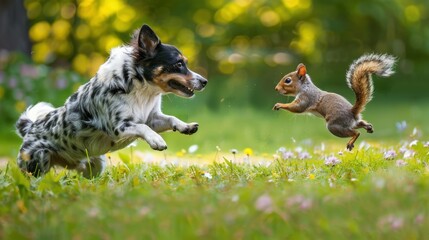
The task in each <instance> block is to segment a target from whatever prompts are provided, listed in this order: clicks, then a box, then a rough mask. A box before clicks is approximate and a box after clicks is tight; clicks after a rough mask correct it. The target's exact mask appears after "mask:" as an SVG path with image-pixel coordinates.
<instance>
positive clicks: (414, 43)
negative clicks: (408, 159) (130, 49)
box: [25, 0, 429, 109]
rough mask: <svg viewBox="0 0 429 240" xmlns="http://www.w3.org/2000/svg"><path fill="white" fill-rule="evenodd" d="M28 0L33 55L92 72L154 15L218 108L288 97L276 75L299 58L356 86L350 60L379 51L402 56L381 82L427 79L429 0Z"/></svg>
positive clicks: (319, 79) (323, 76) (317, 75)
mask: <svg viewBox="0 0 429 240" xmlns="http://www.w3.org/2000/svg"><path fill="white" fill-rule="evenodd" d="M25 6H26V8H27V10H28V17H29V19H30V22H31V28H30V31H29V32H30V37H31V39H32V41H33V43H34V46H33V60H34V61H36V62H39V63H45V64H50V65H57V66H58V65H60V66H67V67H68V66H70V67H71V68H72V69H74V70H76V71H77V72H79V73H81V74H84V75H86V76H91V75H92V74H94V73H95V72H96V70H97V69H98V66H99V65H100V64H101V63H102V62H103V61H104V60H105V59H106V57H107V55H108V53H109V50H110V49H111V48H112V47H115V46H118V45H120V44H122V43H126V42H127V41H128V40H129V35H130V34H131V33H132V32H133V30H134V29H137V28H139V27H140V26H141V25H142V24H143V23H147V24H149V25H151V26H152V27H153V28H154V29H155V31H156V32H157V33H158V34H159V36H160V37H161V40H162V41H163V42H167V43H171V44H174V45H177V46H178V47H179V49H181V50H182V51H183V52H184V54H185V55H186V56H187V57H188V58H189V59H190V65H191V67H193V68H194V69H195V70H196V71H199V72H201V73H202V74H203V75H206V76H207V77H208V79H209V81H210V84H209V86H208V88H207V92H206V93H204V94H203V95H202V96H201V97H198V98H199V99H202V100H201V101H200V100H199V101H200V102H203V103H204V104H205V105H208V106H209V107H210V108H211V109H218V108H220V107H222V105H227V106H231V105H232V106H237V107H241V106H243V105H250V106H256V107H259V108H267V107H268V108H270V107H271V105H272V104H273V103H274V102H275V101H276V98H277V100H278V99H280V98H278V97H277V95H276V93H275V92H274V91H273V87H274V85H275V83H276V82H277V80H278V79H279V78H280V77H281V76H282V75H283V74H285V73H287V72H289V71H292V70H294V68H295V66H296V65H297V64H298V63H299V62H305V63H306V64H307V65H309V69H310V70H309V71H310V75H312V76H313V80H314V81H315V82H316V83H317V84H319V85H321V86H322V87H327V88H329V90H337V91H340V92H341V91H344V92H345V94H349V95H350V96H352V94H351V92H350V90H348V89H347V88H346V87H345V84H344V74H345V71H346V69H347V66H348V65H349V64H350V63H351V61H352V60H353V59H355V58H357V57H359V56H360V55H362V54H363V53H370V52H380V53H389V54H393V55H395V56H398V58H399V59H400V61H399V64H398V67H397V71H398V74H397V75H396V77H394V78H393V80H392V79H389V80H387V81H379V82H377V83H376V91H377V92H384V93H387V94H392V95H391V96H395V95H397V94H404V93H405V95H408V96H413V97H416V96H417V97H419V96H424V91H422V87H424V88H427V86H428V85H427V84H426V83H423V79H424V78H425V77H427V76H428V75H429V73H428V71H427V70H426V68H425V64H427V58H428V56H429V41H427V39H428V38H429V16H428V10H429V2H428V1H424V0H395V1H390V0H364V1H361V0H351V1H338V0H328V1H314V0H303V1H299V0H283V1H280V0H273V1H272V0H235V1H225V0H208V1H192V2H183V1H177V0H167V1H132V0H128V1H126V0H109V1H107V0H79V1H71V0H60V1H49V0H26V1H25ZM403 79H409V80H408V81H403ZM206 103H207V104H206Z"/></svg>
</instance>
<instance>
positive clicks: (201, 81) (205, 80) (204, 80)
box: [199, 78, 208, 87]
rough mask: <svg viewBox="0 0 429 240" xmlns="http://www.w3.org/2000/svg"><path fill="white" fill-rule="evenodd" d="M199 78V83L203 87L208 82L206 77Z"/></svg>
mask: <svg viewBox="0 0 429 240" xmlns="http://www.w3.org/2000/svg"><path fill="white" fill-rule="evenodd" d="M199 80H200V83H201V85H203V87H205V86H206V85H207V82H208V81H207V79H205V78H200V79H199Z"/></svg>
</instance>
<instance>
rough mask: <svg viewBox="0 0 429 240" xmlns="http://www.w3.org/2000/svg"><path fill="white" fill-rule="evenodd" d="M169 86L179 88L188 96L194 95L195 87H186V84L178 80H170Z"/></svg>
mask: <svg viewBox="0 0 429 240" xmlns="http://www.w3.org/2000/svg"><path fill="white" fill-rule="evenodd" d="M168 86H170V87H171V88H173V89H176V90H179V91H181V92H183V93H184V94H186V95H188V96H192V95H194V89H192V88H189V87H186V86H185V85H183V84H181V83H180V82H178V81H176V80H170V81H168Z"/></svg>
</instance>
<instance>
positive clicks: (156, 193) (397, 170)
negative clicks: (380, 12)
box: [0, 102, 429, 239]
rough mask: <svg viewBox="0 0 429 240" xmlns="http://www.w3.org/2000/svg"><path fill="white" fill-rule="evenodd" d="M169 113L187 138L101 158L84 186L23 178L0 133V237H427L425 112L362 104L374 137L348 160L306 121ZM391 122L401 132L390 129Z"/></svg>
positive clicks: (11, 141)
mask: <svg viewBox="0 0 429 240" xmlns="http://www.w3.org/2000/svg"><path fill="white" fill-rule="evenodd" d="M175 109H178V108H176V106H175V108H173V107H169V106H168V105H167V106H166V109H165V112H166V113H171V114H174V115H177V116H179V117H180V118H182V119H183V120H185V121H197V122H199V123H200V130H199V132H197V133H196V134H195V135H193V136H185V135H180V134H178V133H172V132H171V133H165V134H163V136H164V137H165V139H166V141H167V144H169V148H168V150H167V151H166V152H165V153H157V152H154V151H151V150H150V149H149V148H148V147H147V145H146V144H145V143H144V142H142V141H140V142H139V143H138V145H137V147H131V148H126V149H124V150H122V151H120V152H119V153H113V154H110V155H109V157H110V158H111V161H110V163H111V164H110V165H109V166H108V168H107V170H106V172H105V173H104V174H102V176H100V177H98V178H96V179H92V180H87V179H84V178H82V177H81V176H79V175H77V174H76V172H73V171H66V170H63V169H55V170H54V171H50V172H49V173H48V174H47V175H45V176H44V177H41V178H38V179H36V178H34V177H28V176H24V175H23V174H22V173H21V172H20V170H19V169H18V168H17V166H16V164H15V163H14V160H13V159H14V156H15V154H16V152H17V149H18V147H19V139H18V138H17V137H15V136H14V133H13V129H6V130H5V131H2V134H3V135H2V138H1V140H0V143H1V144H2V148H1V152H0V156H3V157H2V158H3V159H9V160H8V161H7V160H3V163H4V164H2V167H0V176H1V177H0V195H1V196H0V199H1V200H0V201H1V204H0V239H202V238H209V239H267V238H268V239H345V238H353V239H424V238H426V237H427V236H428V235H429V229H428V228H427V226H428V224H429V195H428V194H427V193H428V192H429V146H428V141H429V137H428V133H429V126H428V124H427V123H426V122H427V119H429V111H427V104H426V102H413V103H412V104H395V105H388V104H383V103H378V104H374V103H372V104H370V105H369V106H368V108H367V111H366V112H365V115H364V116H365V119H367V120H368V121H370V122H371V123H373V124H374V128H375V132H374V134H372V135H370V134H366V133H362V135H361V138H359V140H358V142H357V143H356V148H355V149H354V150H353V151H352V152H348V151H345V144H346V142H347V139H338V138H335V137H333V136H332V135H330V134H329V133H328V132H327V130H326V129H325V127H324V122H323V120H321V119H318V118H315V117H310V116H306V115H301V116H300V115H292V114H289V113H287V112H274V111H271V110H270V109H267V110H266V111H262V110H260V111H255V110H251V109H241V110H237V109H235V110H233V109H228V108H224V109H221V110H220V111H219V112H216V113H211V112H209V111H207V110H204V109H203V110H200V111H198V112H197V113H192V114H190V113H187V114H185V113H183V110H182V111H179V110H175ZM189 111H190V110H189ZM401 121H406V123H407V127H406V128H405V129H403V130H401V129H399V130H398V129H397V127H396V123H397V122H401ZM3 128H5V127H4V126H3ZM400 130H401V131H400ZM191 145H197V146H198V150H196V151H195V152H193V151H192V150H191V151H189V149H188V148H189V147H190V146H191ZM281 147H283V148H281ZM245 148H247V150H245ZM182 149H183V150H182ZM231 149H237V150H238V152H237V153H236V154H233V153H231V152H230V150H231Z"/></svg>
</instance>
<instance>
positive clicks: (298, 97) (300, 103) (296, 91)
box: [273, 54, 396, 151]
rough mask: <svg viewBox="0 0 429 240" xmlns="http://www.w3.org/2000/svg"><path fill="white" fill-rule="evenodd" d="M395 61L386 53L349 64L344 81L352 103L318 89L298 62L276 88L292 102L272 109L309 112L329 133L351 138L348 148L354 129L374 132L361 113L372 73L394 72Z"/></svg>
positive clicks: (369, 94) (369, 91)
mask: <svg viewBox="0 0 429 240" xmlns="http://www.w3.org/2000/svg"><path fill="white" fill-rule="evenodd" d="M395 62H396V58H395V57H393V56H390V55H387V54H382V55H379V54H367V55H363V56H361V57H360V58H358V59H357V60H355V61H354V62H353V63H352V64H351V65H350V68H349V70H348V71H347V74H346V80H347V84H348V86H349V87H350V88H351V89H352V90H353V91H354V93H355V96H356V102H355V104H354V105H352V104H351V103H350V102H349V101H347V99H345V98H344V97H343V96H341V95H339V94H336V93H332V92H327V91H323V90H321V89H319V88H318V87H317V86H316V85H314V84H313V82H312V81H311V78H310V76H309V75H308V74H307V68H306V67H305V65H304V64H302V63H300V64H298V66H297V68H296V71H294V72H291V73H288V74H286V75H285V76H284V77H283V78H282V79H281V80H280V82H279V83H278V84H277V86H276V87H275V90H276V91H277V92H279V93H280V94H282V95H286V96H295V99H294V100H293V101H292V102H291V103H276V104H275V105H274V107H273V110H279V109H285V110H288V111H290V112H293V113H304V112H308V113H312V114H314V115H316V116H318V117H323V118H324V119H325V120H326V126H327V128H328V130H329V131H330V132H331V133H332V134H334V135H335V136H337V137H341V138H346V137H351V139H350V140H349V141H348V143H347V149H348V150H349V151H351V150H352V149H353V147H354V143H355V141H356V139H357V138H358V137H359V135H360V133H359V132H358V131H357V129H359V128H364V129H365V130H366V131H367V132H368V133H373V132H374V129H373V126H372V124H371V123H369V122H367V121H365V120H363V119H362V116H361V112H362V111H363V110H364V109H365V105H366V104H367V103H368V102H369V101H370V100H371V99H372V95H373V91H374V87H373V82H372V78H371V74H376V75H378V76H382V77H388V76H390V75H392V74H393V73H394V71H393V66H394V64H395Z"/></svg>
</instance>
